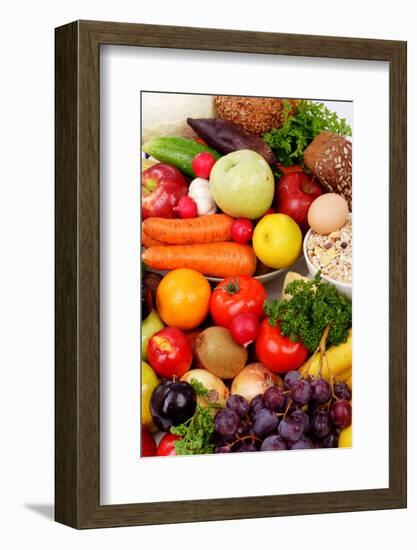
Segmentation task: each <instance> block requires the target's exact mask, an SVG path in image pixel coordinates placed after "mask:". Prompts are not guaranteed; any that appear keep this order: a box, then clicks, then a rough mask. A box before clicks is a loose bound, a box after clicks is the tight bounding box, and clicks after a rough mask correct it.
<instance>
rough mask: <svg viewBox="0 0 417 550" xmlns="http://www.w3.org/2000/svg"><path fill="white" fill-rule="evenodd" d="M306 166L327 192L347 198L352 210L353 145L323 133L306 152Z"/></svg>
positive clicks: (335, 135)
mask: <svg viewBox="0 0 417 550" xmlns="http://www.w3.org/2000/svg"><path fill="white" fill-rule="evenodd" d="M304 164H305V165H306V167H307V168H308V169H309V170H310V172H311V173H312V174H313V175H314V176H316V178H317V179H318V180H319V181H320V183H321V184H322V185H323V187H324V188H325V189H327V191H329V192H331V193H338V194H339V195H342V196H343V197H345V199H346V200H347V202H348V205H349V210H352V143H351V142H350V141H349V140H347V139H345V138H344V137H342V136H339V135H338V134H334V133H332V132H321V133H320V134H319V135H318V136H317V137H315V138H314V140H313V141H312V142H311V143H310V145H309V146H308V147H307V148H306V150H305V151H304Z"/></svg>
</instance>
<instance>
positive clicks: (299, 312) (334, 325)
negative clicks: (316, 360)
mask: <svg viewBox="0 0 417 550" xmlns="http://www.w3.org/2000/svg"><path fill="white" fill-rule="evenodd" d="M285 293H286V294H289V295H290V296H291V297H290V298H289V299H287V300H281V301H279V300H274V301H273V302H272V303H271V304H268V303H267V302H265V305H264V310H265V314H266V315H267V316H268V317H269V323H270V324H271V325H274V326H276V324H277V322H278V321H280V324H281V333H282V334H283V335H284V336H289V337H290V338H291V340H292V341H293V342H299V341H300V342H301V343H302V344H303V345H304V346H305V347H306V348H308V350H309V351H310V352H311V353H314V352H315V351H316V350H317V348H318V347H319V344H320V340H321V339H322V336H323V334H324V332H325V330H326V328H327V327H329V328H328V334H327V338H326V347H327V348H329V347H330V346H337V345H338V344H341V343H342V342H346V340H347V338H348V334H349V328H350V327H351V326H352V304H351V303H350V301H349V300H348V299H347V298H346V297H345V296H343V295H342V294H339V293H338V292H337V290H336V287H335V286H333V285H331V284H329V283H326V282H324V281H322V280H321V279H320V272H319V273H317V275H316V277H315V279H314V280H313V281H303V280H298V281H293V282H292V283H290V284H289V285H288V286H287V287H286V288H285Z"/></svg>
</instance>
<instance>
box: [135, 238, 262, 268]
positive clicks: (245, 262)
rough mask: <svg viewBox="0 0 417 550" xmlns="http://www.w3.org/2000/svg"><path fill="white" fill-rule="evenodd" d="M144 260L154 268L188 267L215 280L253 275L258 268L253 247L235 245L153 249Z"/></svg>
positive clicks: (147, 250) (219, 244)
mask: <svg viewBox="0 0 417 550" xmlns="http://www.w3.org/2000/svg"><path fill="white" fill-rule="evenodd" d="M142 258H143V261H144V262H145V264H146V265H147V266H148V267H151V268H153V269H158V270H170V269H178V268H180V267H188V268H190V269H195V270H196V271H199V272H200V273H202V274H203V275H208V276H211V277H226V276H228V275H253V273H254V272H255V268H256V256H255V253H254V251H253V248H252V247H251V246H250V245H247V244H238V243H234V242H227V243H205V244H189V245H172V246H152V247H151V248H147V249H146V250H145V252H144V253H143V255H142Z"/></svg>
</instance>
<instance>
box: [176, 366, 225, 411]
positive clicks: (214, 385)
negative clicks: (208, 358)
mask: <svg viewBox="0 0 417 550" xmlns="http://www.w3.org/2000/svg"><path fill="white" fill-rule="evenodd" d="M193 378H194V379H195V380H197V381H198V382H200V383H201V384H203V386H204V387H205V388H206V389H207V390H208V392H209V393H208V396H207V398H208V401H209V402H210V403H218V404H219V405H221V406H222V407H225V406H226V401H227V399H228V397H229V395H230V392H229V390H228V389H227V387H226V386H225V384H224V382H223V381H222V380H220V378H219V377H218V376H216V375H215V374H213V373H211V372H210V371H208V370H206V369H192V370H189V371H188V372H186V373H185V374H184V375H183V376H182V377H181V382H188V383H189V384H190V383H191V380H192V379H193ZM197 402H198V404H199V405H202V406H205V405H207V400H206V399H204V398H202V397H198V396H197ZM214 411H216V409H214ZM216 412H217V411H216Z"/></svg>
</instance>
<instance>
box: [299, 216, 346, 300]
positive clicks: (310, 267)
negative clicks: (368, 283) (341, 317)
mask: <svg viewBox="0 0 417 550" xmlns="http://www.w3.org/2000/svg"><path fill="white" fill-rule="evenodd" d="M347 219H348V220H351V219H352V214H350V213H349V214H348V216H347ZM311 232H312V229H309V230H308V231H307V233H306V235H305V237H304V242H303V252H304V259H305V262H306V264H307V268H308V271H309V273H310V275H311V276H312V277H313V279H314V277H315V276H316V274H317V272H318V269H317V268H316V267H315V266H314V265H313V264H312V263H311V261H310V258H309V257H308V254H307V242H308V239H309V238H310V235H311ZM321 278H322V279H323V281H326V282H327V283H331V284H332V285H334V286H335V287H336V288H337V291H338V292H340V294H344V295H345V296H346V297H347V298H349V300H352V283H342V282H340V281H336V280H335V279H330V277H326V276H325V275H321Z"/></svg>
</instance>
